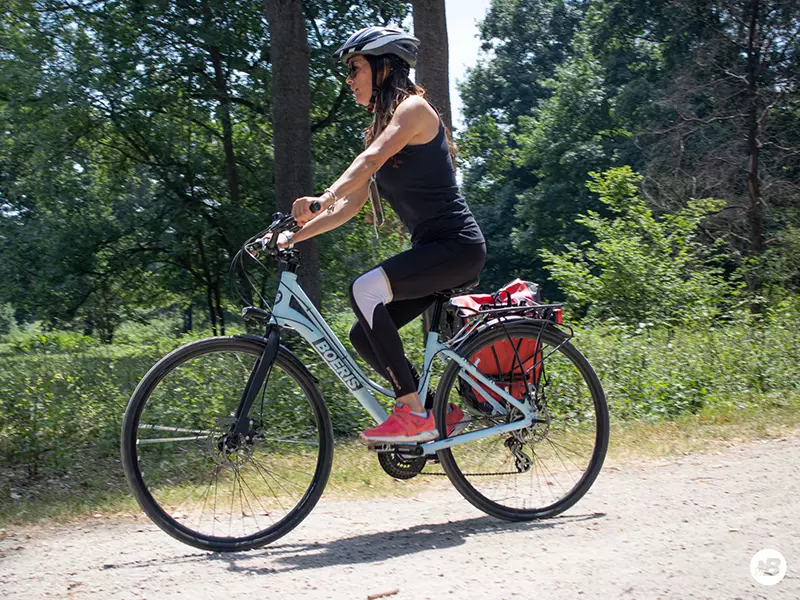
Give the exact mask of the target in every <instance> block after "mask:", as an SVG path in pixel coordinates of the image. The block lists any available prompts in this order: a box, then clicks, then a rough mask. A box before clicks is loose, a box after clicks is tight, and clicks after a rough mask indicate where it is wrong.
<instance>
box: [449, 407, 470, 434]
mask: <svg viewBox="0 0 800 600" xmlns="http://www.w3.org/2000/svg"><path fill="white" fill-rule="evenodd" d="M467 425H469V417H465V416H464V411H462V410H461V409H460V408H459V407H458V406H456V405H455V404H453V403H452V402H451V403H450V404H449V406H448V407H447V437H453V436H454V435H458V434H459V433H461V432H462V431H464V429H465V428H466V426H467Z"/></svg>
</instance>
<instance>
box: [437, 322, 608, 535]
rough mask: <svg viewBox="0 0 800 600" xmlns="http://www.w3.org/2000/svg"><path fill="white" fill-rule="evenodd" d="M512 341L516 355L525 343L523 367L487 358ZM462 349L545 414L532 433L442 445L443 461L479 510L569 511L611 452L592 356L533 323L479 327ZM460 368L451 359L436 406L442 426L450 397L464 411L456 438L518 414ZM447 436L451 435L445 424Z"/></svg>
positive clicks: (520, 516)
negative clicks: (498, 404) (479, 388)
mask: <svg viewBox="0 0 800 600" xmlns="http://www.w3.org/2000/svg"><path fill="white" fill-rule="evenodd" d="M509 337H510V338H511V339H512V340H513V342H514V346H515V347H516V348H517V349H518V351H519V352H518V355H519V354H522V349H525V348H527V355H525V356H520V360H521V361H522V363H523V368H522V369H520V367H519V362H518V361H516V360H511V359H508V360H503V359H502V358H500V359H498V360H491V361H487V360H486V359H485V357H487V356H492V357H496V356H497V354H498V351H500V353H502V350H501V349H502V348H503V346H504V345H505V346H506V349H507V348H508V346H507V344H508V339H509ZM459 354H460V355H461V356H464V357H466V358H467V359H468V360H470V362H472V363H473V364H474V363H475V361H476V360H477V358H476V357H484V360H483V361H482V362H479V363H478V367H479V369H480V370H481V372H482V373H484V374H486V375H488V376H489V377H490V378H491V379H493V380H495V381H496V382H498V384H500V382H502V384H501V387H504V388H505V389H506V390H511V391H510V393H511V394H512V395H513V396H514V397H515V398H518V399H519V398H525V399H526V401H527V402H530V403H533V405H534V406H536V407H537V409H538V418H537V420H536V421H535V422H534V424H533V425H532V426H530V427H528V428H525V429H521V430H517V431H514V432H511V433H506V434H501V435H495V436H490V437H488V438H484V439H482V440H479V441H476V442H471V443H465V444H462V445H457V446H452V447H451V448H447V449H445V450H441V451H440V452H439V453H438V457H439V460H440V462H441V464H442V467H443V468H444V471H445V473H447V476H448V477H449V479H450V481H451V482H452V483H453V485H454V486H455V488H456V489H457V490H458V491H459V492H460V493H461V494H462V495H463V496H464V498H466V499H467V500H468V501H469V502H470V503H472V504H473V505H474V506H475V507H477V508H479V509H480V510H482V511H484V512H486V513H487V514H490V515H492V516H495V517H498V518H501V519H506V520H510V521H525V520H531V519H539V518H546V517H552V516H555V515H557V514H559V513H561V512H563V511H565V510H567V509H568V508H569V507H571V506H572V505H573V504H575V503H576V502H577V501H578V500H579V499H580V498H581V497H582V496H583V495H584V494H585V493H586V492H587V491H588V490H589V488H590V487H591V485H592V483H593V482H594V480H595V478H596V477H597V475H598V473H599V472H600V469H601V467H602V465H603V460H604V458H605V455H606V450H607V448H608V437H609V419H608V407H607V405H606V400H605V395H604V394H603V389H602V386H601V385H600V381H599V380H598V378H597V375H596V374H595V372H594V370H593V369H592V367H591V366H590V365H589V363H588V361H587V360H586V358H584V356H583V355H582V354H581V353H580V352H578V351H577V350H576V349H575V347H574V346H573V345H572V344H570V343H569V342H568V341H566V338H565V336H564V334H563V333H561V332H560V331H558V330H556V329H555V328H554V327H551V326H549V325H544V327H543V325H542V324H541V323H540V322H535V321H530V320H520V321H517V322H513V321H511V322H509V323H507V324H506V325H505V328H503V327H501V326H499V325H497V326H494V327H491V328H489V329H487V330H485V331H483V332H481V333H478V334H477V335H476V336H475V338H474V339H472V340H470V341H468V342H467V343H465V344H464V346H463V348H462V349H460V350H459ZM512 356H513V353H512ZM501 365H505V366H502V367H501ZM498 367H501V368H500V369H499V370H498ZM523 371H524V373H523ZM463 374H464V371H463V370H462V369H461V367H459V366H458V365H457V364H456V363H455V362H453V361H451V362H450V363H449V364H448V366H447V367H446V369H445V372H444V374H443V375H442V377H441V379H440V382H439V387H438V392H437V395H436V401H435V404H434V411H435V412H434V414H435V416H436V422H437V423H445V419H446V413H447V410H448V404H450V403H453V404H455V405H457V406H458V407H460V408H461V410H462V411H463V412H464V415H465V418H464V420H463V421H462V426H463V425H464V424H466V426H465V427H463V428H459V429H461V430H460V431H459V432H458V434H457V435H456V436H455V437H458V436H459V435H465V434H468V433H470V432H474V431H480V430H482V429H486V428H487V427H493V426H496V425H501V424H505V423H509V422H512V421H514V420H517V419H519V418H521V413H520V412H519V411H518V410H516V409H514V408H513V407H510V408H511V410H509V411H507V413H506V414H505V415H503V414H500V411H498V410H497V409H496V408H494V407H493V406H492V405H491V403H490V402H489V401H488V400H489V397H487V396H486V395H485V394H484V395H482V394H481V393H480V392H476V391H475V389H474V388H473V387H472V386H470V385H469V384H468V383H467V382H466V380H465V379H464V378H463V377H462V375H463ZM526 384H530V385H526ZM526 387H527V390H526ZM497 398H499V397H492V398H491V399H493V400H495V401H497ZM501 405H504V403H501ZM456 431H457V430H456ZM440 435H441V439H445V438H446V437H447V432H446V431H445V428H443V427H440Z"/></svg>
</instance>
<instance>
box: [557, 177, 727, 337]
mask: <svg viewBox="0 0 800 600" xmlns="http://www.w3.org/2000/svg"><path fill="white" fill-rule="evenodd" d="M591 176H592V180H591V181H590V182H589V184H588V188H589V189H590V190H591V191H592V192H594V193H596V194H598V196H599V200H600V202H602V203H603V205H605V207H607V209H608V211H609V212H610V213H611V215H610V216H609V217H603V216H601V215H600V214H598V213H597V212H594V211H589V212H587V213H586V214H584V215H581V216H580V217H578V219H577V220H578V222H580V223H581V224H582V225H584V226H585V227H586V228H587V229H588V230H589V231H590V232H591V234H592V239H591V240H586V241H583V242H580V243H570V244H568V245H567V247H566V250H564V251H563V252H553V251H550V250H546V249H545V250H542V251H541V256H542V258H543V259H544V261H545V263H546V264H547V267H548V268H549V269H550V271H551V272H552V274H553V277H554V279H555V280H556V281H557V282H558V283H559V285H560V286H561V289H562V290H563V291H564V293H565V294H566V295H567V298H568V299H569V301H570V303H571V304H572V305H573V306H574V307H575V308H576V309H577V310H579V311H581V312H584V313H585V314H587V315H588V316H589V317H591V318H614V319H616V320H617V321H619V322H622V323H625V324H628V325H636V324H637V323H640V322H651V323H660V324H675V323H680V322H684V321H690V320H693V319H702V320H708V319H710V318H713V317H714V316H716V315H718V314H719V313H720V311H721V310H722V309H723V308H724V306H725V305H726V304H727V303H729V302H730V301H731V298H732V297H735V295H736V290H737V286H736V285H735V284H732V283H730V282H729V281H727V280H726V278H725V276H724V275H725V274H724V270H723V268H722V266H721V265H720V260H719V259H720V257H719V254H718V250H719V248H718V247H715V246H714V245H709V244H708V243H707V242H706V240H705V239H704V236H703V231H702V226H703V223H704V221H705V220H706V219H707V218H708V216H709V215H712V214H714V213H715V212H717V211H719V209H720V208H721V207H722V205H723V203H722V202H720V201H717V200H713V199H709V198H705V199H691V200H689V201H688V202H687V203H686V206H685V207H684V208H682V209H680V210H679V211H677V212H675V213H668V214H664V215H662V216H661V217H660V218H656V217H655V216H654V215H653V213H652V211H651V210H650V209H649V208H647V206H646V204H645V201H644V200H643V199H642V198H641V197H640V196H639V189H638V188H639V183H640V182H641V180H642V177H641V175H638V174H636V173H634V172H633V171H632V170H631V168H630V167H627V166H626V167H619V168H614V169H610V170H608V171H606V172H605V173H602V174H598V173H592V174H591Z"/></svg>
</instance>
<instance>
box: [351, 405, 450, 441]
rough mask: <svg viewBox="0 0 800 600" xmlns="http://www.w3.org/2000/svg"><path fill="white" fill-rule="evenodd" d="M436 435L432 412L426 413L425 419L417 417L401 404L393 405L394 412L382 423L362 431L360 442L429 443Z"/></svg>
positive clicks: (437, 433)
mask: <svg viewBox="0 0 800 600" xmlns="http://www.w3.org/2000/svg"><path fill="white" fill-rule="evenodd" d="M438 435H439V432H438V431H437V430H436V422H435V421H434V419H433V412H432V411H430V410H429V411H428V417H427V418H423V417H418V416H417V415H412V414H411V409H410V408H408V406H406V405H405V404H403V405H401V406H398V405H395V407H394V412H393V413H392V414H391V415H390V416H389V418H388V419H386V420H385V421H384V422H383V423H381V424H380V425H378V426H377V427H373V428H372V429H367V430H366V431H364V432H363V433H362V434H361V441H362V442H363V443H365V444H369V443H375V442H379V443H399V444H402V443H412V442H430V441H431V440H435V439H436V438H437V437H438Z"/></svg>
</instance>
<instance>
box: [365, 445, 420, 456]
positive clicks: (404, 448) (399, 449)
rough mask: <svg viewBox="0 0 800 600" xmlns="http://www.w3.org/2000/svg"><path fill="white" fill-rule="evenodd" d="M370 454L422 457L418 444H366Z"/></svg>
mask: <svg viewBox="0 0 800 600" xmlns="http://www.w3.org/2000/svg"><path fill="white" fill-rule="evenodd" d="M367 450H369V451H370V452H396V453H398V454H400V455H402V456H422V455H423V451H422V447H421V446H420V445H419V444H367Z"/></svg>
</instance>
